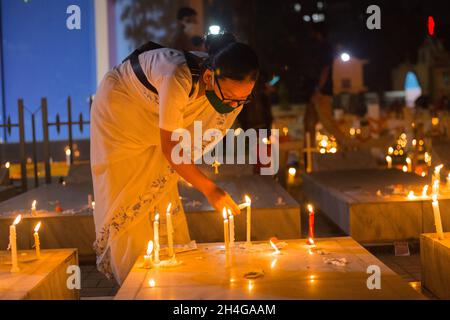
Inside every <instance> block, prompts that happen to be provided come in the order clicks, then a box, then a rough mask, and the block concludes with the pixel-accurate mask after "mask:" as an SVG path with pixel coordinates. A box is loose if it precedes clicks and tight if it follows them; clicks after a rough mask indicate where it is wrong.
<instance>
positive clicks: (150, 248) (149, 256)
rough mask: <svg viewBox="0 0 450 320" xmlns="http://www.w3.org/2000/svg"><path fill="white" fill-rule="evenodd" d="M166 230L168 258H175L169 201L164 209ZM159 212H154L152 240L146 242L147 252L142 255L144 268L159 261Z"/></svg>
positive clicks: (170, 204)
mask: <svg viewBox="0 0 450 320" xmlns="http://www.w3.org/2000/svg"><path fill="white" fill-rule="evenodd" d="M166 228H167V229H166V230H167V251H168V255H169V258H170V259H172V260H175V251H174V248H173V231H174V230H173V224H172V203H169V205H168V206H167V210H166ZM159 251H160V244H159V213H155V219H154V221H153V240H150V241H149V242H148V244H147V252H146V255H145V256H144V268H150V267H152V266H153V265H158V264H159V263H160V262H161V261H160V259H159Z"/></svg>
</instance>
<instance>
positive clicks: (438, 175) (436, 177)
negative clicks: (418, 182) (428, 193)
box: [433, 164, 444, 183]
mask: <svg viewBox="0 0 450 320" xmlns="http://www.w3.org/2000/svg"><path fill="white" fill-rule="evenodd" d="M443 167H444V165H443V164H440V165H438V166H436V167H434V173H433V182H434V181H436V180H437V181H439V183H440V182H441V169H442V168H443Z"/></svg>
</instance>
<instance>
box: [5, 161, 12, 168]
mask: <svg viewBox="0 0 450 320" xmlns="http://www.w3.org/2000/svg"><path fill="white" fill-rule="evenodd" d="M9 167H11V163H10V162H9V161H7V162H6V163H5V168H6V169H9Z"/></svg>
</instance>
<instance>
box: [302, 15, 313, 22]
mask: <svg viewBox="0 0 450 320" xmlns="http://www.w3.org/2000/svg"><path fill="white" fill-rule="evenodd" d="M303 21H305V22H310V21H311V17H310V16H307V15H305V16H303Z"/></svg>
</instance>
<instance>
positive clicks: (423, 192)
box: [422, 184, 428, 197]
mask: <svg viewBox="0 0 450 320" xmlns="http://www.w3.org/2000/svg"><path fill="white" fill-rule="evenodd" d="M427 193H428V185H427V184H426V185H424V186H423V189H422V196H424V197H426V196H427Z"/></svg>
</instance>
